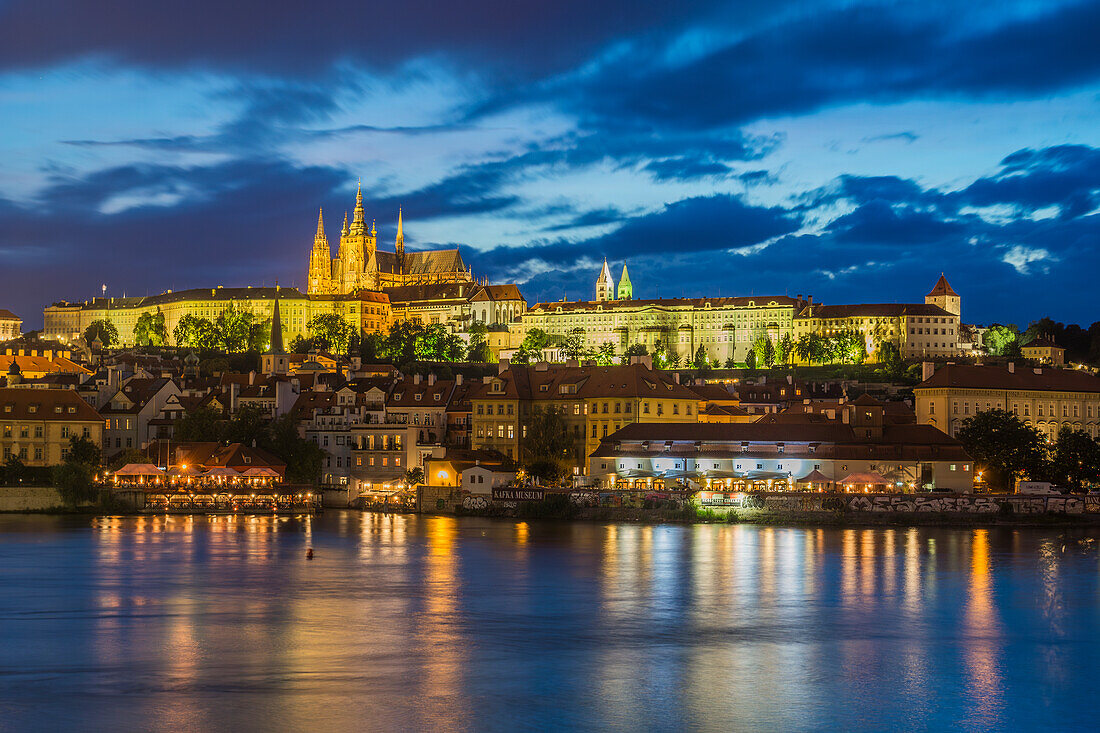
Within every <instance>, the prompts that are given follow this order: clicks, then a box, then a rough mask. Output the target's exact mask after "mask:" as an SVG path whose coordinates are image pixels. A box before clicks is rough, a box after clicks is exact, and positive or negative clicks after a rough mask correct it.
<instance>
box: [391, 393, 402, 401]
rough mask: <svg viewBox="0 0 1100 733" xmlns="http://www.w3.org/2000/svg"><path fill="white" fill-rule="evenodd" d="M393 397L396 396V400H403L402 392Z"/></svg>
mask: <svg viewBox="0 0 1100 733" xmlns="http://www.w3.org/2000/svg"><path fill="white" fill-rule="evenodd" d="M393 398H394V399H395V400H398V401H400V400H401V393H400V392H398V393H397V394H395V395H394V396H393Z"/></svg>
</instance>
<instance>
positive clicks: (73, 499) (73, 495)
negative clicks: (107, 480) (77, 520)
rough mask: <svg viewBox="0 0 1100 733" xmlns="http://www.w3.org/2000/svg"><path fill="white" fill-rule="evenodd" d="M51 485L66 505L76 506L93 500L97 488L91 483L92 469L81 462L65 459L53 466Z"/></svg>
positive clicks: (97, 495)
mask: <svg viewBox="0 0 1100 733" xmlns="http://www.w3.org/2000/svg"><path fill="white" fill-rule="evenodd" d="M53 485H54V488H56V489H57V493H58V494H60V495H61V500H62V501H63V502H65V504H66V505H68V506H71V507H77V506H80V505H82V504H88V503H90V502H94V501H95V500H96V499H97V498H98V497H99V489H98V488H97V487H96V485H95V484H93V483H92V469H91V468H89V467H88V466H86V465H84V464H83V463H75V462H73V461H66V462H65V463H62V464H61V465H59V466H54V467H53Z"/></svg>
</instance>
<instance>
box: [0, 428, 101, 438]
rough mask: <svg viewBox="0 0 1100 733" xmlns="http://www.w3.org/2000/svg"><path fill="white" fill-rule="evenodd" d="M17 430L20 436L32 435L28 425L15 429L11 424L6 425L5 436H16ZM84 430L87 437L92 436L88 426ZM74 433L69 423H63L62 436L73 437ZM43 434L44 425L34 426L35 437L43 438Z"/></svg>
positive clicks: (27, 436)
mask: <svg viewBox="0 0 1100 733" xmlns="http://www.w3.org/2000/svg"><path fill="white" fill-rule="evenodd" d="M16 432H18V433H19V437H20V438H29V437H31V436H30V429H29V428H28V427H27V426H26V425H20V426H19V430H18V431H16V430H14V429H13V428H12V426H11V425H5V426H4V437H5V438H12V437H14V436H15V433H16ZM82 432H83V435H84V437H85V438H87V437H90V436H91V430H89V429H88V428H87V427H85V428H83V430H82ZM74 434H75V431H73V429H72V428H70V427H69V426H68V425H62V426H61V437H62V438H68V437H71V436H72V435H74ZM43 436H44V430H43V426H41V425H35V426H34V437H36V438H41V437H43Z"/></svg>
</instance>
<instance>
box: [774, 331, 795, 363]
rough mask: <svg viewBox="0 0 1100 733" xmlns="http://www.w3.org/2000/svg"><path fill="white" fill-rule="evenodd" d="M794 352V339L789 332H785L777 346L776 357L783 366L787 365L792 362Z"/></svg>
mask: <svg viewBox="0 0 1100 733" xmlns="http://www.w3.org/2000/svg"><path fill="white" fill-rule="evenodd" d="M793 354H794V339H793V338H791V335H790V334H789V333H785V334H783V336H782V337H781V338H780V339H779V344H778V345H777V346H776V347H775V359H776V361H777V362H778V363H780V364H782V365H783V366H787V365H788V364H790V363H791V356H792V355H793Z"/></svg>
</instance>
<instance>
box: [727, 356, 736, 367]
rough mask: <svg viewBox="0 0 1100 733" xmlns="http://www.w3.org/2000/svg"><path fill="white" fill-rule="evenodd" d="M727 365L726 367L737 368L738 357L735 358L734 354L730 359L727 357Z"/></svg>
mask: <svg viewBox="0 0 1100 733" xmlns="http://www.w3.org/2000/svg"><path fill="white" fill-rule="evenodd" d="M725 367H726V369H736V368H737V359H734V358H733V357H732V356H731V357H729V358H728V359H726V363H725Z"/></svg>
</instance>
